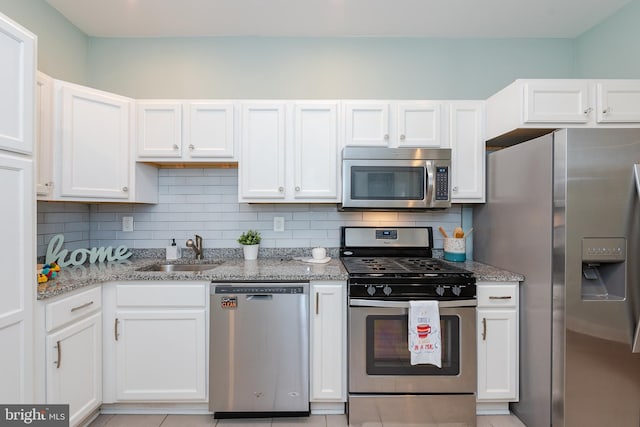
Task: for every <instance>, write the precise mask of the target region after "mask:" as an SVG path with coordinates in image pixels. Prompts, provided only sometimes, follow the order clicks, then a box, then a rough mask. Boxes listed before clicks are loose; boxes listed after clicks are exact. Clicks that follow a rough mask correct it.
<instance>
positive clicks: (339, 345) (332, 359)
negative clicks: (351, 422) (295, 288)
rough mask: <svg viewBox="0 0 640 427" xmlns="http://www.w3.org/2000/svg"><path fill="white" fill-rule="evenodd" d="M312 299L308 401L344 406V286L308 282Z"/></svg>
mask: <svg viewBox="0 0 640 427" xmlns="http://www.w3.org/2000/svg"><path fill="white" fill-rule="evenodd" d="M311 297H312V298H313V299H312V304H311V307H310V308H311V313H310V319H311V341H310V342H311V353H310V354H311V364H310V367H311V401H312V402H328V401H332V402H345V401H346V351H347V350H346V349H347V343H346V335H347V333H346V329H347V313H346V310H347V301H346V284H345V283H344V282H311ZM314 301H315V302H314Z"/></svg>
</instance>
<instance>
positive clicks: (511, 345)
mask: <svg viewBox="0 0 640 427" xmlns="http://www.w3.org/2000/svg"><path fill="white" fill-rule="evenodd" d="M517 324H518V323H517V313H516V310H515V309H514V310H489V309H478V332H479V334H480V337H479V340H478V373H479V375H478V396H477V397H478V400H483V399H490V400H507V401H510V400H516V398H517V384H518V382H517V375H518V367H517V366H516V364H517V361H518V357H517V354H516V351H517V349H518V343H517V341H516V337H517V331H516V327H517Z"/></svg>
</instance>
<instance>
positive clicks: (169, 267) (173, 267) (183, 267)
mask: <svg viewBox="0 0 640 427" xmlns="http://www.w3.org/2000/svg"><path fill="white" fill-rule="evenodd" d="M220 264H222V263H221V262H213V263H206V264H151V265H147V266H146V267H140V268H138V269H137V270H136V271H164V272H172V271H206V270H211V269H214V268H216V267H217V266H219V265H220Z"/></svg>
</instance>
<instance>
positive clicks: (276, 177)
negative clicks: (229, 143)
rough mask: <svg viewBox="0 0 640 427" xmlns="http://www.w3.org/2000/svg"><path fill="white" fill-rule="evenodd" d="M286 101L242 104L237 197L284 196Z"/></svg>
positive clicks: (278, 197) (280, 198)
mask: <svg viewBox="0 0 640 427" xmlns="http://www.w3.org/2000/svg"><path fill="white" fill-rule="evenodd" d="M285 144H286V133H285V104H284V103H275V102H274V103H270V102H264V103H252V104H244V105H243V106H242V134H241V142H240V159H239V164H238V169H239V171H238V177H239V185H240V201H241V202H242V201H245V200H252V199H258V200H264V199H275V200H283V199H284V197H285V192H284V190H285V188H284V185H285V178H286V174H285V167H286V166H285V151H284V149H285Z"/></svg>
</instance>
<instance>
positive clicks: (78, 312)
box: [45, 287, 102, 332]
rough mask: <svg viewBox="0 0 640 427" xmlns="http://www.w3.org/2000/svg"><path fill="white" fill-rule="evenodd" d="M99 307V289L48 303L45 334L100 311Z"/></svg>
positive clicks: (100, 303)
mask: <svg viewBox="0 0 640 427" xmlns="http://www.w3.org/2000/svg"><path fill="white" fill-rule="evenodd" d="M101 307H102V293H101V290H100V287H95V288H92V289H89V290H87V291H84V292H81V293H78V294H75V295H72V296H69V297H66V298H64V299H61V300H59V301H55V302H52V303H49V304H47V306H46V308H45V320H46V327H47V332H49V331H52V330H54V329H56V328H59V327H60V326H62V325H65V324H67V323H69V322H72V321H74V320H75V319H78V318H81V317H84V316H85V315H87V314H90V313H94V312H96V311H98V310H100V308H101Z"/></svg>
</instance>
